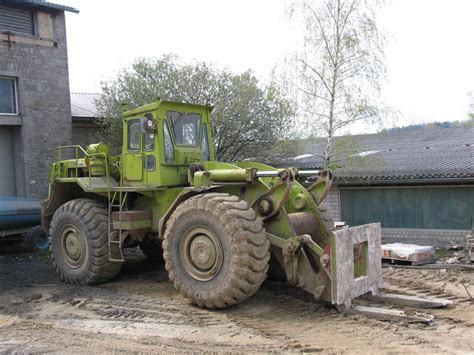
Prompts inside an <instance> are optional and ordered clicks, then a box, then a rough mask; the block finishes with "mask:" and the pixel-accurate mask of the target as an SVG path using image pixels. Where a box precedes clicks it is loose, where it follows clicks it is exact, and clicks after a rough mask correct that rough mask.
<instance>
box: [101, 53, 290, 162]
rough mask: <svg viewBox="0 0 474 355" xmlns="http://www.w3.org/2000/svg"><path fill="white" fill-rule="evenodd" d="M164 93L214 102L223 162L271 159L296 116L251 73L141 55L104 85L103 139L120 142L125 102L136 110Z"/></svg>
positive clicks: (168, 97) (273, 89)
mask: <svg viewBox="0 0 474 355" xmlns="http://www.w3.org/2000/svg"><path fill="white" fill-rule="evenodd" d="M158 97H159V98H162V99H166V100H172V101H179V102H188V103H196V104H209V105H212V106H214V109H213V111H212V122H213V127H214V129H215V130H216V135H215V137H216V138H215V149H216V158H217V159H218V160H220V161H237V160H243V159H247V158H249V159H250V158H251V159H257V160H265V159H268V158H269V156H271V155H272V154H275V152H276V151H275V149H274V148H275V146H276V145H277V143H278V141H279V140H281V139H283V138H285V136H286V134H287V132H288V127H289V125H290V122H291V121H290V117H291V116H292V114H293V111H292V108H291V105H290V102H289V101H288V100H287V99H286V98H285V97H284V96H283V95H282V94H281V92H280V90H279V89H278V87H276V86H275V85H273V84H271V85H267V86H263V85H261V84H260V83H259V81H258V79H257V78H256V77H255V76H254V75H253V74H252V72H251V71H247V72H244V73H242V74H238V75H237V74H234V73H232V72H230V71H229V70H227V69H218V68H216V67H213V66H212V65H209V64H207V63H204V62H192V63H183V62H181V61H180V60H179V58H178V57H176V56H174V55H165V56H163V57H160V58H154V59H147V58H141V59H137V60H136V61H135V62H134V63H133V64H132V65H131V67H130V68H127V69H123V70H122V71H121V72H120V73H119V74H118V75H117V77H116V78H115V79H114V80H111V81H108V82H104V83H103V85H102V94H101V97H100V99H99V100H98V102H97V106H98V108H99V111H100V112H101V115H102V117H103V118H102V119H101V120H100V124H101V125H102V127H103V138H104V139H105V140H106V141H108V142H109V143H111V144H112V145H113V146H115V147H119V146H120V137H121V130H122V127H121V124H122V122H121V119H120V111H121V103H126V104H127V107H128V108H134V107H138V106H141V105H143V104H146V103H149V102H151V101H153V100H155V99H156V98H158Z"/></svg>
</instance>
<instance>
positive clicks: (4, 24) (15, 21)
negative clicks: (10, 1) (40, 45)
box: [0, 6, 35, 36]
mask: <svg viewBox="0 0 474 355" xmlns="http://www.w3.org/2000/svg"><path fill="white" fill-rule="evenodd" d="M0 32H12V33H13V34H18V35H30V36H34V35H35V23H34V15H33V12H32V11H29V10H24V9H17V8H13V7H6V6H0Z"/></svg>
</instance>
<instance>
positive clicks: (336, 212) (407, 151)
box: [282, 127, 474, 246]
mask: <svg viewBox="0 0 474 355" xmlns="http://www.w3.org/2000/svg"><path fill="white" fill-rule="evenodd" d="M343 140H344V141H345V142H344V144H343V145H342V146H345V148H344V149H345V151H344V149H343V150H342V153H341V156H344V155H345V156H344V157H342V161H343V163H341V168H340V169H336V170H335V171H334V181H333V187H332V189H331V191H330V193H329V195H328V197H327V198H326V204H327V205H328V207H329V208H330V210H331V211H332V215H333V216H334V219H335V220H336V221H344V222H346V223H347V224H348V225H360V224H365V223H371V222H381V224H382V237H383V240H384V242H407V243H416V244H426V245H435V246H444V245H446V244H448V243H449V242H450V241H455V242H463V239H464V236H465V235H466V234H467V233H468V232H469V230H470V229H471V228H472V227H473V224H474V127H455V128H427V127H413V128H405V129H399V130H389V131H387V132H383V133H379V134H366V135H359V136H351V137H345V138H343ZM323 149H324V146H323V142H318V141H314V140H313V141H312V142H308V144H307V145H306V147H305V148H304V149H303V151H302V153H303V154H301V155H299V156H297V157H294V158H293V159H289V161H286V162H285V163H284V164H282V165H294V166H299V167H301V168H307V169H320V168H321V167H322V166H323V165H324V162H323V161H322V159H321V157H320V156H318V155H315V154H314V152H321V151H323ZM348 158H352V159H348ZM354 158H358V159H354Z"/></svg>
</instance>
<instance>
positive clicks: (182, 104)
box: [123, 99, 213, 117]
mask: <svg viewBox="0 0 474 355" xmlns="http://www.w3.org/2000/svg"><path fill="white" fill-rule="evenodd" d="M161 105H165V106H176V107H185V108H187V109H192V108H201V109H202V108H204V109H207V110H209V112H211V111H212V109H213V106H211V105H199V104H192V103H187V102H178V101H169V100H162V99H157V100H156V101H154V102H151V103H149V104H146V105H143V106H140V107H137V108H134V109H131V110H127V111H124V112H123V117H130V116H136V115H139V114H141V113H144V112H150V111H154V110H156V109H158V107H160V106H161Z"/></svg>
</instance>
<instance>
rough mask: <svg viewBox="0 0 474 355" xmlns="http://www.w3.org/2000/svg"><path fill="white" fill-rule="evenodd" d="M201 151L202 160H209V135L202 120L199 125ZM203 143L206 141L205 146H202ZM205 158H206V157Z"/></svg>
mask: <svg viewBox="0 0 474 355" xmlns="http://www.w3.org/2000/svg"><path fill="white" fill-rule="evenodd" d="M201 131H202V134H201V151H202V152H203V157H202V158H203V161H211V145H210V144H209V136H208V132H207V124H206V122H204V123H203V124H202V125H201ZM204 143H206V147H204ZM206 151H207V157H205V156H204V152H206ZM206 158H207V159H206Z"/></svg>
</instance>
